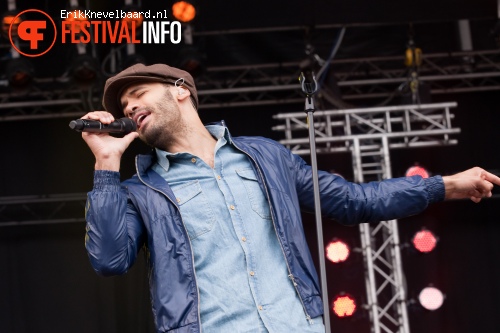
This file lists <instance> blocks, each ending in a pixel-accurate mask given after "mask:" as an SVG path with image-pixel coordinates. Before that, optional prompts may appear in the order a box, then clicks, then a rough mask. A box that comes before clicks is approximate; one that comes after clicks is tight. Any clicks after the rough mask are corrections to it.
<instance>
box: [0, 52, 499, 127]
mask: <svg viewBox="0 0 500 333" xmlns="http://www.w3.org/2000/svg"><path fill="white" fill-rule="evenodd" d="M300 71H301V69H300V63H299V62H287V63H270V64H255V65H251V64H249V65H244V66H224V67H210V68H207V70H206V72H205V73H204V74H203V75H202V76H200V77H198V78H197V80H196V81H197V86H198V95H199V99H200V109H201V110H209V109H214V108H217V109H221V108H230V107H231V108H235V107H245V106H254V107H255V106H261V105H284V104H292V103H294V104H295V103H302V102H303V95H302V90H301V87H300V85H299V83H298V77H299V74H300ZM412 72H414V73H416V74H417V76H416V77H412V76H411V73H412ZM329 75H330V79H329V80H327V82H328V84H325V89H323V90H322V91H320V92H319V93H318V96H319V97H322V96H323V97H324V99H325V100H328V101H330V102H331V100H332V99H333V100H334V101H337V102H339V103H342V105H341V106H340V107H342V108H353V107H354V106H353V103H354V101H355V100H362V99H375V100H379V101H380V102H378V104H380V105H386V104H388V103H389V101H390V100H391V99H393V98H398V97H401V96H404V95H408V93H409V84H410V82H413V81H415V80H416V81H418V82H419V83H425V84H427V88H428V90H429V91H430V94H431V95H436V94H445V93H462V92H475V91H487V90H498V89H499V88H500V50H487V51H467V52H454V53H439V54H424V55H423V56H422V64H421V65H420V66H418V68H407V67H405V65H404V58H403V56H392V57H366V58H355V59H336V60H333V62H332V63H331V66H330V73H329ZM412 80H413V81H412ZM70 83H71V82H70V81H69V80H68V78H67V77H62V78H56V79H50V80H49V79H39V80H36V81H35V85H34V86H33V88H32V89H31V90H30V91H27V92H24V93H12V92H9V91H8V89H6V88H5V89H2V91H3V92H1V91H0V101H1V103H0V121H16V120H29V119H37V118H58V117H74V116H79V115H82V114H84V113H86V112H87V111H88V110H93V109H100V107H101V106H100V101H101V97H102V89H101V88H100V87H97V86H96V87H94V88H93V89H89V88H82V87H76V86H71V85H70ZM5 84H6V83H4V85H5ZM333 104H334V105H336V107H339V105H338V103H337V104H335V103H333ZM374 104H377V103H372V105H374Z"/></svg>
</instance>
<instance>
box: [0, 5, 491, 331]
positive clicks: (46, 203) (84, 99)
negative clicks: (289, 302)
mask: <svg viewBox="0 0 500 333" xmlns="http://www.w3.org/2000/svg"><path fill="white" fill-rule="evenodd" d="M190 4H191V5H193V10H190V9H189V7H186V6H188V5H189V4H187V3H185V4H183V5H182V6H183V7H181V8H182V9H181V10H180V13H181V14H182V16H180V17H179V18H175V17H174V16H173V13H172V6H173V1H166V0H165V1H152V0H142V1H138V0H134V1H129V0H126V1H114V0H113V1H111V0H101V1H94V0H88V1H83V0H71V1H62V0H52V1H48V0H46V1H34V0H16V1H14V0H8V1H2V2H1V3H0V13H3V14H2V15H3V16H2V36H1V38H0V69H1V72H0V133H1V134H0V135H1V136H2V140H1V141H0V147H1V154H2V159H1V172H0V295H1V297H0V332H5V333H21V332H33V331H36V332H40V333H42V332H47V333H59V332H64V333H65V332H71V333H78V332H82V333H83V332H120V333H124V332H154V325H153V322H152V315H151V307H150V300H149V289H148V281H147V276H146V270H145V260H144V257H143V255H142V254H141V255H140V256H139V260H138V262H137V263H136V265H135V266H134V267H133V269H132V270H131V271H130V272H129V273H128V274H126V275H124V276H119V277H112V278H103V277H99V276H97V275H96V274H95V273H94V271H93V270H92V268H91V266H90V264H89V262H88V258H87V254H86V252H85V248H84V234H85V221H84V208H85V198H86V193H87V192H88V191H90V190H91V189H92V174H93V166H94V159H93V156H92V154H91V153H90V151H89V149H88V148H87V146H86V145H85V143H84V142H83V140H82V139H81V136H80V134H79V133H76V132H74V131H72V130H71V129H70V128H69V127H68V124H69V122H70V121H71V120H72V119H76V118H79V117H81V116H82V115H84V114H85V113H87V112H88V111H92V110H100V109H102V105H101V97H102V88H103V85H104V82H105V80H106V79H107V78H108V77H110V76H112V75H113V74H115V73H117V72H118V71H120V70H121V69H123V68H125V67H127V66H128V65H130V64H133V63H136V62H143V63H146V64H153V63H167V64H170V65H173V66H177V67H180V68H183V69H186V70H188V71H189V72H191V73H192V74H193V76H194V77H195V80H196V83H197V86H198V90H199V98H200V108H199V113H200V116H201V118H202V120H203V121H204V122H212V121H217V120H221V119H224V120H225V121H226V123H227V125H228V127H229V129H230V130H231V133H232V135H234V136H240V135H259V136H265V137H270V138H272V139H275V140H278V141H281V142H282V143H284V144H286V145H287V146H288V147H289V148H290V149H292V150H296V152H297V153H298V154H301V155H302V156H303V158H304V159H305V160H306V161H309V160H310V158H309V155H308V152H307V151H308V145H307V144H303V143H302V144H296V143H295V142H293V141H286V140H290V139H295V138H298V136H299V137H300V134H297V135H298V136H296V135H295V134H290V133H291V132H294V131H295V130H296V129H297V128H298V127H300V126H299V125H300V124H299V123H297V122H296V121H297V119H298V118H300V117H301V115H304V112H303V110H304V100H305V99H304V94H303V93H302V91H301V86H300V84H299V81H298V77H299V74H300V73H301V72H306V73H310V72H314V73H316V78H317V81H318V88H319V89H318V92H317V93H316V98H315V107H316V109H317V110H318V111H325V110H328V111H332V112H333V113H332V118H329V116H325V115H319V114H318V116H317V117H318V118H317V119H318V124H319V125H318V133H320V134H319V135H320V136H321V135H322V136H323V137H327V138H330V139H332V138H333V139H332V140H336V139H335V137H339V136H341V135H345V131H346V129H347V128H348V127H349V126H348V125H347V124H346V123H345V121H346V119H347V118H345V117H344V116H343V115H345V113H342V110H344V112H345V110H357V111H353V113H354V114H355V115H359V116H360V117H361V114H363V112H364V111H363V110H372V111H371V113H369V114H366V115H364V116H362V119H363V120H364V122H363V120H359V118H355V117H353V118H349V119H351V120H353V119H356V121H359V123H357V125H356V127H355V131H354V132H352V133H351V134H350V135H356V134H367V133H368V134H373V133H376V132H377V131H378V129H376V128H374V127H373V126H370V125H366V124H367V123H371V124H375V125H377V124H378V125H379V126H380V127H383V126H382V125H380V124H382V122H383V120H380V122H378V123H377V121H379V120H378V119H383V118H384V117H385V113H384V111H383V110H395V111H394V112H395V113H394V114H393V115H394V117H401V119H406V118H403V117H404V115H405V110H408V109H411V110H418V106H423V105H431V106H433V107H431V108H430V109H432V110H434V111H435V110H437V111H438V112H437V113H433V112H434V111H432V112H431V111H429V112H422V113H421V114H420V113H419V114H420V116H421V117H420V120H422V119H423V120H422V122H423V123H422V122H416V123H415V125H413V124H412V126H409V123H407V124H400V123H399V122H397V121H396V120H394V121H395V122H394V128H393V129H392V130H394V131H405V130H408V128H409V127H412V128H413V129H415V128H416V129H420V130H422V131H423V132H422V133H421V134H420V135H413V136H410V137H403V138H396V140H395V141H391V142H392V146H391V147H390V149H389V152H390V169H391V174H392V176H393V177H400V176H405V174H406V172H407V170H408V168H410V167H412V166H415V165H416V164H417V165H419V166H422V167H425V169H426V170H427V172H428V173H429V174H430V175H438V174H440V175H447V174H453V173H455V172H459V171H462V170H465V169H468V168H470V167H473V166H476V165H478V166H481V167H483V168H485V169H487V170H489V171H490V172H493V173H495V174H500V157H499V153H498V143H499V142H500V131H499V130H498V125H499V121H500V114H499V111H498V106H497V102H498V92H497V91H498V89H499V87H500V79H499V77H500V50H499V46H500V44H499V42H500V24H499V22H500V21H499V12H500V8H499V4H498V3H497V1H493V0H479V1H474V2H471V1H451V0H434V1H431V0H421V1H407V0H403V1H397V2H395V1H387V0H384V1H382V0H381V1H375V2H374V1H368V0H352V1H349V2H345V1H338V0H336V1H325V0H309V1H305V0H290V1H262V0H254V1H252V2H231V3H227V2H223V1H211V2H202V1H197V2H196V3H195V2H190ZM28 9H38V10H42V11H43V12H45V13H47V14H48V15H49V16H50V17H51V18H52V19H53V20H54V25H55V26H56V27H57V29H59V30H58V32H57V35H56V36H55V42H54V45H53V46H52V47H51V48H50V50H49V51H48V52H47V53H45V54H43V55H41V56H36V57H32V56H26V55H23V54H22V53H27V52H29V50H30V46H29V42H27V41H26V40H23V39H22V38H19V37H16V36H15V30H16V27H17V26H18V25H19V24H20V23H21V22H22V21H23V20H34V19H40V16H38V17H37V16H36V15H39V14H37V13H34V12H27V13H24V14H23V15H22V16H17V14H19V13H20V12H22V11H25V10H28ZM62 10H65V11H73V12H74V10H90V11H93V12H99V11H101V12H103V11H117V10H124V11H126V12H134V11H143V12H146V11H150V13H151V14H152V15H154V13H157V12H161V13H167V18H163V19H162V20H163V21H165V20H168V21H169V22H170V23H172V22H174V21H177V22H182V23H181V24H180V25H179V26H180V27H181V30H180V31H181V32H180V34H178V35H175V34H174V33H173V34H172V35H175V37H180V39H181V41H180V43H173V42H172V39H171V38H173V37H172V35H168V36H167V38H166V40H165V41H164V42H159V43H154V42H153V43H148V44H146V43H137V44H127V43H126V40H125V39H123V40H121V42H120V43H118V42H116V43H111V42H109V41H108V42H106V43H105V42H102V41H96V40H94V41H92V42H90V43H88V44H71V43H63V42H62V34H61V30H60V27H61V26H62V24H63V23H62V22H63V21H64V19H63V18H61V11H62ZM191 13H195V17H194V18H192V20H189V16H190V14H191ZM68 19H73V20H76V19H77V17H68ZM92 20H93V21H95V20H96V19H92ZM144 20H145V21H150V22H158V21H161V20H159V19H158V18H155V19H153V18H144ZM110 21H111V22H112V23H114V22H118V20H116V19H114V20H110ZM184 21H186V22H184ZM118 24H120V23H118ZM134 24H135V25H136V26H137V27H138V30H137V31H135V32H134V34H135V35H136V37H137V38H138V39H140V40H142V38H143V35H142V26H141V20H138V21H136V23H134ZM11 26H12V27H13V28H11ZM49 26H50V24H49ZM128 26H131V25H128ZM170 26H174V25H173V24H171V25H170ZM174 27H175V26H174ZM9 29H10V30H11V32H10V35H9ZM57 29H56V30H57ZM174 30H175V29H174ZM173 32H175V31H173ZM13 33H14V34H13ZM77 33H78V32H75V34H77ZM123 33H124V34H126V33H125V32H123ZM127 33H128V34H130V35H131V34H132V31H130V30H128V32H127ZM67 36H69V35H67ZM67 38H69V37H67ZM11 40H12V42H11ZM51 42H52V41H51V40H50V39H44V40H42V41H40V48H42V49H47V48H49V47H50V44H51ZM14 46H15V47H14ZM19 51H20V52H19ZM409 105H412V107H407V106H409ZM443 105H448V106H443ZM450 105H451V106H450ZM373 108H377V109H375V111H373V110H374V109H373ZM377 110H379V111H377ZM380 110H382V111H380ZM391 112H392V111H391ZM398 112H400V113H398ZM292 113H293V115H292V116H290V117H291V118H290V117H289V118H288V119H294V120H292V121H291V123H290V122H287V120H286V116H283V115H286V114H292ZM391 114H392V113H391ZM406 114H408V112H407V113H406ZM381 115H382V116H381ZM380 116H381V117H382V118H378V117H380ZM416 117H417V118H418V116H416ZM415 119H416V118H408V121H410V122H411V121H414V120H415ZM433 119H434V120H433ZM436 119H438V120H436ZM441 120H442V121H443V123H441V122H440V121H441ZM294 121H295V122H294ZM330 121H338V122H340V123H337V127H329V125H328V124H329V122H330ZM433 121H434V123H433ZM444 123H445V124H446V125H443V124H444ZM290 124H292V125H290ZM294 124H296V125H297V127H294ZM338 124H340V125H338ZM400 125H401V128H400V127H398V126H400ZM384 126H385V125H384ZM441 126H444V127H445V128H446V130H447V131H448V132H446V131H445V132H446V133H445V134H443V133H444V132H443V133H441V134H440V136H437V137H434V136H433V137H432V138H429V137H431V136H432V135H431V134H432V133H433V132H435V131H436V130H439V129H440V128H441ZM328 128H330V129H332V128H333V130H330V132H329V131H328ZM353 128H354V127H353ZM384 129H385V130H387V128H384ZM287 131H288V132H287ZM443 131H444V130H443ZM431 132H432V133H431ZM294 133H295V132H294ZM351 139H352V137H349V138H345V139H344V140H343V141H330V143H321V144H319V150H320V151H319V152H318V165H319V168H320V169H322V170H327V171H329V172H335V173H338V174H340V175H342V176H343V177H344V178H346V179H348V180H351V181H355V180H358V179H359V178H357V176H356V171H355V167H353V156H355V155H356V152H355V151H354V149H353V146H352V140H351ZM391 140H392V139H391ZM398 140H399V141H398ZM421 142H425V143H422V144H421ZM428 142H430V143H428ZM304 149H305V150H304ZM149 150H150V148H149V147H147V146H145V145H144V144H142V143H141V142H139V141H138V140H137V141H136V142H134V143H133V144H132V145H131V147H130V148H129V149H128V150H127V152H126V153H125V155H124V157H123V162H122V170H121V177H122V179H126V178H128V177H130V176H131V175H132V174H133V173H134V161H133V159H134V156H135V155H136V154H138V153H147V152H148V151H149ZM376 162H377V161H375V164H377V163H376ZM385 167H386V169H385V170H386V171H387V165H385ZM365 178H366V177H365ZM499 203H500V201H499V191H498V189H495V191H494V195H493V197H492V198H490V199H487V200H484V201H483V202H481V203H480V204H474V203H472V202H470V201H467V200H457V201H448V202H443V203H438V204H434V205H432V206H431V207H429V209H428V210H426V211H425V212H424V213H422V214H419V215H417V216H412V217H409V218H406V219H402V220H399V221H398V222H397V225H398V231H397V232H398V235H399V240H400V251H401V262H402V270H403V273H404V278H403V285H402V288H403V289H404V290H405V293H406V296H407V298H406V301H405V302H404V307H405V309H406V310H407V314H408V322H409V330H407V332H408V331H411V332H416V333H437V332H442V333H452V332H453V333H471V332H500V319H499V318H498V313H499V312H500V305H499V300H500V284H499V283H498V281H500V264H498V263H497V260H498V259H499V258H500V241H499V238H500V211H499V210H498V206H497V205H499ZM303 217H304V230H305V232H306V235H307V237H308V241H309V246H310V248H311V251H312V253H313V257H314V258H317V256H318V249H317V241H316V238H315V237H316V231H315V221H314V216H313V215H311V214H307V213H304V215H303ZM323 224H324V228H323V229H324V231H323V233H324V243H325V253H326V254H331V255H332V258H333V259H331V260H328V259H327V261H326V273H327V283H328V293H329V298H330V303H331V313H330V314H331V327H332V332H356V333H364V332H367V333H368V332H373V330H374V328H373V318H370V311H369V310H370V306H369V301H368V299H367V296H366V295H367V292H366V291H367V288H366V283H365V268H364V267H365V263H366V261H365V260H364V259H363V258H364V257H363V251H362V247H363V246H362V243H361V240H360V229H359V228H358V227H345V226H342V225H339V224H338V223H336V222H335V221H330V220H328V219H324V220H323ZM422 231H430V232H431V234H422V233H421V232H422ZM420 239H423V246H424V249H423V250H422V249H421V250H420V251H419V250H418V249H417V248H416V245H417V246H418V245H422V244H420V243H419V242H418V240H420ZM339 241H342V242H343V243H339ZM342 244H345V245H342ZM330 246H331V247H330ZM326 247H328V249H327V248H326ZM337 256H340V257H337ZM339 258H340V259H339ZM332 260H333V261H340V262H339V263H334V262H333V261H332ZM429 287H431V288H436V289H438V290H439V291H440V292H441V294H439V293H438V294H437V296H432V298H431V303H430V305H429V304H427V303H425V297H423V295H424V294H422V290H430V291H435V289H425V288H429ZM421 295H422V297H420V296H421ZM337 296H340V297H345V296H349V297H350V298H349V299H347V298H341V299H340V300H341V301H343V303H342V304H343V306H342V307H340V308H341V310H339V311H338V314H336V312H335V311H334V309H337V310H338V309H339V305H338V304H339V303H338V302H336V301H335V300H336V297H337ZM381 296H385V295H381ZM441 301H442V302H441ZM336 305H337V307H335V306H336ZM424 305H425V306H426V307H427V308H426V307H424ZM389 311H390V309H389ZM398 327H399V326H398V324H397V323H396V324H394V325H393V326H392V327H388V328H386V329H384V328H382V332H405V331H400V328H398Z"/></svg>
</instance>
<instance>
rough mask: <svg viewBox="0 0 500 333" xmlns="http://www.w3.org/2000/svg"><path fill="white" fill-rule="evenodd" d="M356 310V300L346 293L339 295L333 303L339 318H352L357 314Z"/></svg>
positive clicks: (334, 311) (334, 310)
mask: <svg viewBox="0 0 500 333" xmlns="http://www.w3.org/2000/svg"><path fill="white" fill-rule="evenodd" d="M356 308H357V305H356V300H355V299H354V297H352V296H350V295H348V294H346V293H341V294H340V295H337V296H336V297H335V298H334V300H333V303H332V310H333V313H335V315H336V316H337V317H339V318H344V317H351V316H352V315H353V314H354V312H356Z"/></svg>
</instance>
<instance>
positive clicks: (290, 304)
mask: <svg viewBox="0 0 500 333" xmlns="http://www.w3.org/2000/svg"><path fill="white" fill-rule="evenodd" d="M103 105H104V107H105V108H106V110H107V111H109V112H106V111H97V112H90V113H88V114H87V115H85V116H84V117H83V118H85V119H94V120H99V121H101V122H102V123H105V124H108V123H110V122H112V121H113V120H114V116H118V115H120V114H121V113H122V114H124V115H125V116H126V117H129V118H132V119H133V120H134V121H135V122H136V123H137V127H138V128H137V132H133V133H130V134H127V135H126V136H124V137H123V138H116V137H112V136H109V135H108V134H105V133H83V134H82V136H83V138H84V140H85V141H86V142H87V144H88V145H89V147H90V149H91V150H92V152H93V153H94V155H95V158H96V163H95V173H94V188H93V190H92V192H90V193H89V195H88V202H87V209H86V219H87V235H86V248H87V251H88V253H89V258H90V261H91V264H92V266H93V267H94V269H95V270H96V271H97V272H98V273H99V274H102V275H115V274H123V273H125V272H127V270H128V269H129V268H130V267H131V266H132V265H133V263H134V261H135V259H136V256H137V253H138V251H139V250H140V248H141V247H142V246H143V245H145V248H146V249H147V251H148V258H149V259H148V264H149V274H150V290H151V299H152V307H153V313H154V319H155V324H156V327H157V331H158V332H179V333H180V332H201V331H202V330H203V332H231V333H232V332H279V333H281V332H301V333H302V332H323V331H324V326H323V324H322V302H321V299H320V292H319V287H318V281H317V280H318V278H317V274H316V271H315V269H314V265H313V261H312V259H311V255H310V253H309V249H308V247H307V244H306V241H305V237H304V233H303V229H302V222H301V216H300V210H301V209H303V210H308V211H313V209H314V202H313V197H314V196H313V185H312V180H311V177H312V176H311V168H310V167H309V166H308V165H306V164H305V162H304V161H303V160H302V159H301V158H300V157H298V156H296V155H294V154H292V153H291V152H290V151H289V150H287V149H286V148H284V147H283V146H282V145H280V144H278V143H276V142H274V141H272V140H269V139H266V138H261V137H232V136H231V135H230V134H229V131H228V129H227V128H226V127H225V125H224V123H220V124H216V125H208V126H204V125H203V124H202V122H201V120H200V118H199V117H198V113H197V108H198V98H197V92H196V87H195V85H194V82H193V78H192V77H191V76H190V75H189V74H188V73H186V72H184V71H181V70H179V69H176V68H172V67H169V66H166V65H153V66H144V65H142V64H139V65H134V66H132V67H130V68H128V69H126V70H124V71H122V72H121V73H119V74H117V75H116V76H114V77H112V78H110V79H109V80H108V81H107V82H106V86H105V90H104V97H103ZM137 137H139V138H140V139H141V140H143V141H144V142H146V143H147V144H149V145H150V146H152V147H153V148H154V149H153V151H152V153H151V154H150V155H143V156H138V157H137V158H136V168H137V174H136V175H134V176H133V177H132V178H131V179H129V180H127V181H125V182H123V183H122V184H120V174H119V170H120V159H121V156H122V154H123V152H124V151H125V150H126V148H127V147H128V145H129V144H130V143H131V142H132V141H133V140H134V139H135V138H137ZM493 184H497V185H500V178H498V177H496V176H495V175H492V174H490V173H488V172H486V171H484V170H482V169H480V168H473V169H470V170H467V171H465V172H462V173H459V174H456V175H453V176H448V177H441V176H435V177H431V178H428V179H422V178H421V177H419V176H416V177H408V178H399V179H390V180H386V181H382V182H374V183H369V184H354V183H350V182H347V181H345V180H344V179H342V178H341V177H338V176H336V175H332V174H330V173H327V172H319V185H320V189H321V194H320V197H321V206H322V213H323V214H324V215H327V216H329V217H330V218H332V219H335V220H337V221H339V222H341V223H343V224H350V225H352V224H357V223H362V222H376V221H381V220H388V219H393V218H401V217H404V216H408V215H412V214H417V213H419V212H421V211H422V210H423V209H425V208H426V207H427V206H428V205H429V204H430V203H433V202H437V201H441V200H444V199H445V198H447V199H449V198H470V199H471V200H473V201H474V202H479V201H480V200H481V199H482V198H484V197H489V196H491V190H492V188H493Z"/></svg>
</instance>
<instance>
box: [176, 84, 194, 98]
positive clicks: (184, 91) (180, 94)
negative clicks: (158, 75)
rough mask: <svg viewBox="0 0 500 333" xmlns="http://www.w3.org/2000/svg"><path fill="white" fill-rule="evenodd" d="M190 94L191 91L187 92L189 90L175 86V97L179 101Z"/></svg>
mask: <svg viewBox="0 0 500 333" xmlns="http://www.w3.org/2000/svg"><path fill="white" fill-rule="evenodd" d="M190 95H191V93H190V92H189V90H187V89H185V88H183V87H177V99H178V100H179V101H182V100H184V99H186V98H187V97H189V96H190Z"/></svg>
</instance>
